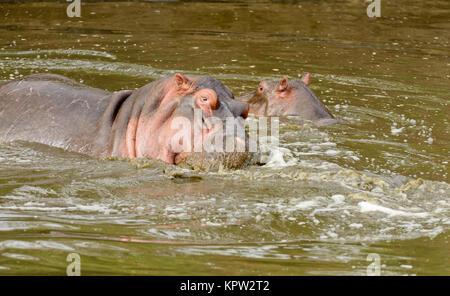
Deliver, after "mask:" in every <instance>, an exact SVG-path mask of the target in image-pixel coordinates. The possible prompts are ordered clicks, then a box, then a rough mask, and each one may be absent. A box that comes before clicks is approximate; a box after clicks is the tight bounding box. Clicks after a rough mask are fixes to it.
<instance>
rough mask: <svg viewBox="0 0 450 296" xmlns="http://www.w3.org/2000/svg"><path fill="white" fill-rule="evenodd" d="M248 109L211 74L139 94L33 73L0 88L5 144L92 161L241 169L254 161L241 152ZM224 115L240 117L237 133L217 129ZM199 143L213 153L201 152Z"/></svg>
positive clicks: (0, 138) (161, 83) (169, 81)
mask: <svg viewBox="0 0 450 296" xmlns="http://www.w3.org/2000/svg"><path fill="white" fill-rule="evenodd" d="M248 109H249V106H248V104H247V103H244V102H239V101H236V100H234V99H233V94H232V93H231V91H230V90H229V89H228V88H227V87H226V86H224V85H223V84H222V83H221V82H220V81H218V80H216V79H213V78H211V77H209V76H194V75H182V74H179V73H177V74H175V75H173V76H171V77H167V78H164V79H161V80H157V81H154V82H152V83H149V84H147V85H145V86H143V87H141V88H139V89H136V90H121V91H116V92H109V91H106V90H102V89H98V88H93V87H89V86H86V85H83V84H81V83H78V82H76V81H74V80H71V79H69V78H67V77H64V76H61V75H56V74H33V75H29V76H26V77H24V78H22V79H17V80H12V81H9V82H6V83H3V84H1V85H0V143H1V142H10V141H16V140H21V141H29V142H37V143H42V144H47V145H50V146H55V147H59V148H63V149H66V150H70V151H76V152H79V153H82V154H87V155H90V156H95V157H117V158H136V157H148V158H154V159H159V160H162V161H164V162H166V163H169V164H175V165H180V166H185V167H190V168H210V167H213V166H216V165H218V166H220V165H222V166H223V167H227V168H239V167H241V166H243V165H245V164H246V163H247V162H248V160H249V153H248V152H247V151H246V149H245V147H244V148H242V147H243V145H244V146H245V145H246V144H248V141H247V137H246V134H245V129H244V125H243V121H244V119H245V118H246V117H247V114H248ZM195 114H199V117H198V118H199V119H198V120H197V122H196V121H195ZM212 118H214V119H215V120H216V122H215V123H214V124H213V125H211V121H210V120H211V119H212ZM227 118H231V119H235V126H234V127H235V128H236V130H235V129H233V131H231V129H229V130H228V131H227V129H226V127H225V125H223V126H222V128H218V127H217V120H219V121H221V120H222V121H224V120H226V119H227ZM205 126H206V128H205ZM195 128H200V134H199V135H200V136H199V137H196V138H194V136H195V131H196V129H195ZM236 131H237V132H236ZM199 139H200V141H209V143H210V145H212V146H211V147H212V148H213V149H211V148H210V149H209V150H208V149H203V147H202V146H201V147H200V148H199V149H198V143H199ZM217 139H219V140H221V141H219V140H217ZM226 141H231V142H232V143H235V144H236V145H235V146H232V147H234V150H231V151H230V149H228V150H224V149H220V148H222V147H215V146H214V145H216V146H218V145H223V143H225V142H226ZM195 145H197V146H195ZM239 145H240V146H239ZM194 146H195V147H194ZM174 147H175V148H174ZM214 148H217V149H214ZM227 148H228V147H227ZM238 148H239V149H238Z"/></svg>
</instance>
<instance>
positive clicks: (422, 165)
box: [0, 0, 450, 275]
mask: <svg viewBox="0 0 450 296" xmlns="http://www.w3.org/2000/svg"><path fill="white" fill-rule="evenodd" d="M360 2H361V1H345V2H342V3H330V2H329V1H301V2H297V1H289V2H288V3H279V2H269V1H265V2H262V1H254V2H234V3H204V2H186V3H183V2H176V3H154V2H145V1H142V2H113V3H111V2H109V3H108V5H104V3H92V2H89V3H83V5H82V18H80V19H75V18H73V19H70V18H68V17H67V16H66V15H65V8H66V4H65V3H58V2H43V3H42V2H41V3H30V2H27V3H23V4H4V3H3V4H1V5H0V19H1V22H0V31H1V34H0V80H5V81H6V80H9V79H14V78H17V77H22V76H24V75H27V74H30V73H39V72H46V71H48V72H52V73H59V74H63V75H66V76H70V77H72V78H74V79H76V80H79V81H82V82H84V83H85V84H88V85H91V86H95V87H100V88H105V89H108V90H118V89H127V88H137V87H140V86H142V85H144V84H146V83H148V82H151V81H153V80H155V79H159V78H161V77H164V76H167V75H172V74H173V73H176V72H183V73H192V74H207V75H211V76H213V77H216V78H218V79H220V80H222V81H223V82H224V83H225V84H226V85H228V86H229V87H230V88H231V89H232V90H233V92H234V93H235V94H239V93H242V92H246V91H250V90H253V89H255V88H256V86H257V84H258V82H259V81H260V80H262V79H278V78H280V77H282V76H283V75H287V76H288V77H290V78H296V77H299V76H300V75H302V74H303V73H305V72H310V73H312V77H313V81H312V85H311V88H312V89H313V90H314V91H315V92H316V94H317V95H318V96H319V97H320V98H321V99H322V100H323V101H324V103H325V104H326V105H327V107H328V108H329V109H330V110H331V111H332V113H334V114H335V115H336V117H339V118H343V119H346V120H348V121H349V122H351V124H350V125H348V126H342V125H340V126H332V127H327V128H317V127H315V126H313V125H311V124H309V123H305V124H302V123H301V122H300V121H299V120H298V119H296V118H285V119H282V120H281V122H280V137H281V138H280V147H278V148H275V147H270V148H271V149H270V151H271V152H270V153H269V154H268V155H266V157H267V159H268V164H267V165H265V166H252V167H249V168H246V169H242V170H237V171H221V172H192V171H186V170H182V169H179V168H176V167H173V166H168V165H165V164H162V163H160V162H157V161H152V160H135V161H117V160H98V159H92V158H88V157H85V156H82V155H78V154H76V153H69V152H65V151H62V150H60V149H55V148H51V147H47V146H43V145H38V144H31V143H22V142H19V143H9V144H0V273H1V274H64V273H65V270H66V264H67V263H66V256H67V254H68V253H71V252H76V253H79V254H80V255H81V258H82V274H154V275H156V274H171V275H173V274H180V275H184V274H205V275H206V274H209V275H211V274H216V275H226V274H266V275H281V274H313V275H316V274H330V275H334V274H350V275H353V274H365V273H366V268H367V265H368V264H369V262H367V261H366V258H367V255H368V254H370V253H377V254H379V255H380V257H381V263H382V266H381V271H382V274H386V275H388V274H450V271H449V266H450V264H449V263H450V262H449V261H448V255H447V253H448V238H449V224H450V220H449V209H450V199H449V198H450V176H449V164H448V155H449V154H450V153H449V152H450V151H449V147H450V129H449V116H448V114H450V108H449V105H448V104H449V95H448V94H449V90H450V89H449V85H450V84H449V78H450V72H449V70H448V69H449V65H450V64H449V60H448V52H449V51H448V46H449V37H450V36H449V34H448V32H449V29H450V28H449V26H450V24H449V23H448V18H447V15H446V12H448V9H449V8H450V7H449V4H448V2H447V1H444V0H442V1H433V3H427V4H426V5H425V3H424V2H421V1H396V2H395V3H390V2H389V3H386V4H385V5H383V8H382V17H381V18H379V19H369V18H368V17H367V16H366V14H365V8H366V7H365V5H364V4H362V3H360ZM130 16H132V17H130ZM249 120H254V119H253V118H249Z"/></svg>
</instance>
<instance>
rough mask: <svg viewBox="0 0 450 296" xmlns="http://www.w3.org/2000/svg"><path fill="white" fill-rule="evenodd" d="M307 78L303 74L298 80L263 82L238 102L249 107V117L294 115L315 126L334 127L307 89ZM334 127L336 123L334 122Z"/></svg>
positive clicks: (330, 116)
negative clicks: (242, 101) (313, 123)
mask: <svg viewBox="0 0 450 296" xmlns="http://www.w3.org/2000/svg"><path fill="white" fill-rule="evenodd" d="M310 80H311V77H310V75H309V73H307V74H306V75H305V76H304V77H303V78H302V79H301V80H299V79H292V80H288V79H287V78H286V77H284V78H283V79H281V80H278V81H266V80H263V81H261V82H260V83H259V86H258V89H257V90H256V91H254V92H252V93H250V94H249V95H247V96H246V97H243V98H242V100H244V101H247V102H248V103H249V104H250V113H251V114H256V115H265V116H286V115H298V116H301V117H302V118H303V119H306V120H311V121H313V122H315V123H318V122H319V121H321V122H324V123H325V122H326V123H328V124H329V123H335V120H332V119H333V116H332V115H331V114H330V112H329V111H328V110H327V108H326V107H325V106H324V104H323V103H322V102H321V101H320V100H319V99H318V98H317V96H316V95H315V94H314V93H313V92H312V90H311V89H309V87H308V84H309V83H310ZM336 123H337V121H336Z"/></svg>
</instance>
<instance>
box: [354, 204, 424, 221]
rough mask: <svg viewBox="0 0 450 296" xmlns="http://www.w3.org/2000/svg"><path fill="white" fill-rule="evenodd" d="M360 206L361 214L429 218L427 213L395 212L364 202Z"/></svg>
mask: <svg viewBox="0 0 450 296" xmlns="http://www.w3.org/2000/svg"><path fill="white" fill-rule="evenodd" d="M358 206H359V207H360V208H361V213H366V212H382V213H385V214H388V215H390V216H411V217H419V218H425V217H427V216H428V214H427V213H410V212H404V211H399V210H393V209H391V208H387V207H383V206H379V205H376V204H373V203H370V202H367V201H362V202H360V203H358Z"/></svg>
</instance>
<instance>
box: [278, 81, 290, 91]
mask: <svg viewBox="0 0 450 296" xmlns="http://www.w3.org/2000/svg"><path fill="white" fill-rule="evenodd" d="M287 87H288V80H287V78H286V77H283V79H281V81H280V84H278V88H277V90H278V91H280V92H281V91H285V90H286V89H287Z"/></svg>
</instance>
